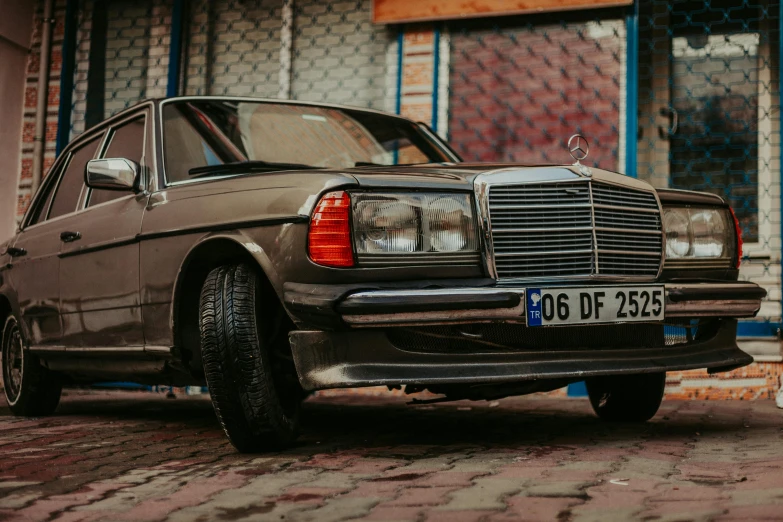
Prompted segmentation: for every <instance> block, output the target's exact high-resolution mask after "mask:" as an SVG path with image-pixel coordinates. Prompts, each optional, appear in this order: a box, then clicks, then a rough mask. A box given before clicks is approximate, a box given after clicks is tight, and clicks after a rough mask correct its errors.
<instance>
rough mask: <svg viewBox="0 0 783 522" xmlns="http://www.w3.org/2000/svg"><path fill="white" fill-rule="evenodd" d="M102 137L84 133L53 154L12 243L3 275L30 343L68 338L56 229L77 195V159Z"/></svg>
mask: <svg viewBox="0 0 783 522" xmlns="http://www.w3.org/2000/svg"><path fill="white" fill-rule="evenodd" d="M102 138H103V132H101V133H97V134H94V135H92V136H89V135H88V136H86V137H85V138H84V139H82V140H80V141H79V142H78V143H77V144H75V145H74V147H73V148H72V149H69V150H68V151H66V152H65V153H64V154H63V155H62V156H61V157H60V158H59V159H58V160H57V162H56V163H55V166H54V168H53V170H52V172H51V173H50V174H49V175H48V176H47V177H46V180H45V182H44V184H43V186H42V188H41V191H40V193H39V194H38V195H37V196H36V198H35V200H34V201H33V204H32V207H31V210H30V212H29V213H28V215H27V217H26V219H25V222H24V228H23V230H22V231H21V232H20V234H19V236H18V238H17V240H16V242H15V243H14V252H15V253H16V256H15V257H14V258H13V261H12V263H11V270H9V271H8V274H9V275H8V277H9V279H10V280H11V285H12V287H13V289H14V291H15V293H16V296H17V300H18V302H19V308H20V311H21V314H22V321H23V323H24V325H25V327H26V328H27V334H28V336H29V339H30V343H31V344H32V346H34V347H46V346H49V347H52V346H64V345H66V344H68V343H67V342H66V341H65V339H64V337H63V331H62V326H61V322H60V316H59V313H60V301H59V266H60V259H59V257H58V254H59V252H60V247H61V241H62V240H61V235H62V234H63V232H64V231H65V230H67V229H68V228H69V225H70V221H71V220H72V219H73V217H74V213H75V211H76V206H77V204H78V202H79V200H80V199H81V197H82V190H83V186H84V181H83V176H82V175H81V174H80V172H79V165H84V164H86V163H87V161H89V160H91V159H93V157H94V156H95V154H96V152H97V150H98V146H99V145H100V143H101V141H102Z"/></svg>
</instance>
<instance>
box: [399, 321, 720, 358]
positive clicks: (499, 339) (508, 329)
mask: <svg viewBox="0 0 783 522" xmlns="http://www.w3.org/2000/svg"><path fill="white" fill-rule="evenodd" d="M719 326H720V322H719V321H718V320H715V319H705V320H701V321H699V320H691V321H688V320H686V321H682V322H679V323H672V324H667V325H661V324H648V323H636V324H618V325H594V326H569V327H559V328H530V327H527V326H524V325H518V324H473V325H455V326H426V327H420V328H393V329H389V330H387V332H386V335H387V336H388V338H389V341H391V343H392V344H394V345H395V346H396V347H397V348H399V349H401V350H405V351H409V352H417V353H441V354H442V353H453V354H471V353H504V352H516V353H518V352H558V351H568V352H575V351H577V352H578V351H595V350H627V349H630V348H633V349H650V348H669V347H671V348H675V347H682V346H687V345H689V344H692V343H694V342H704V341H707V340H709V339H712V338H713V337H714V336H715V334H716V333H717V331H718V328H719Z"/></svg>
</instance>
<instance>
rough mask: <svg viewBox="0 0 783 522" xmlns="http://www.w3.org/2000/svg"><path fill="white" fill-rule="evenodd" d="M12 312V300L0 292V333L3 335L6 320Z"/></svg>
mask: <svg viewBox="0 0 783 522" xmlns="http://www.w3.org/2000/svg"><path fill="white" fill-rule="evenodd" d="M12 312H13V308H11V300H10V299H9V298H8V297H6V296H5V295H4V294H2V293H0V335H2V333H3V329H4V328H5V320H6V319H8V316H9V315H11V313H12Z"/></svg>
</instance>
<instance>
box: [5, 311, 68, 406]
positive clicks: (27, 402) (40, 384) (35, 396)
mask: <svg viewBox="0 0 783 522" xmlns="http://www.w3.org/2000/svg"><path fill="white" fill-rule="evenodd" d="M0 347H1V348H2V358H3V361H2V365H3V389H4V391H5V399H6V401H7V402H8V407H9V408H10V409H11V412H12V413H13V414H14V415H20V416H24V417H40V416H43V415H51V414H52V413H54V410H56V409H57V405H58V404H59V403H60V394H61V393H62V383H61V381H60V378H59V376H58V375H57V374H55V373H54V372H51V371H49V370H48V369H47V368H44V367H43V366H41V363H40V362H39V361H38V358H37V357H36V356H35V355H33V354H31V353H30V352H29V351H28V350H25V349H24V340H23V338H22V330H21V329H20V328H19V322H18V321H17V320H16V318H15V317H14V316H13V315H12V316H10V317H8V319H6V321H5V325H4V328H3V331H2V344H1V345H0Z"/></svg>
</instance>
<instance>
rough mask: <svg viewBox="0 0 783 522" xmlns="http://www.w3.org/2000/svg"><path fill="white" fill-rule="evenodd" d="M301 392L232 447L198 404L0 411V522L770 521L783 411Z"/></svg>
mask: <svg viewBox="0 0 783 522" xmlns="http://www.w3.org/2000/svg"><path fill="white" fill-rule="evenodd" d="M404 402H405V399H404V398H400V397H393V396H389V397H366V396H357V395H346V396H338V397H328V398H323V397H322V398H316V399H311V400H310V401H309V402H308V403H307V404H306V407H305V417H304V423H305V425H304V429H303V435H302V438H301V441H300V443H299V445H298V446H296V447H295V448H293V449H290V450H287V451H284V452H280V453H272V454H267V455H239V454H237V453H235V452H234V450H233V448H232V447H231V446H230V445H229V444H228V443H227V441H226V439H225V438H224V436H223V433H222V432H221V431H220V429H219V427H218V425H217V422H216V421H215V417H214V414H213V412H212V409H211V406H210V404H209V402H208V400H207V399H206V398H204V397H180V398H178V399H175V400H171V399H168V400H167V399H165V398H164V397H163V396H161V395H154V394H143V393H129V392H100V393H86V392H81V393H71V394H69V395H68V397H66V398H65V399H64V401H63V403H62V404H61V407H60V410H59V411H58V416H56V417H51V418H45V419H44V418H42V419H19V418H14V417H11V416H10V414H9V412H8V410H7V409H6V408H0V519H7V520H53V519H54V520H63V521H91V520H112V521H121V520H164V519H165V520H172V521H190V520H197V521H212V520H217V521H236V520H306V521H307V520H313V521H319V522H320V521H330V520H346V519H361V520H427V521H441V520H446V521H448V522H460V521H464V520H465V521H466V520H487V521H511V520H559V521H565V520H580V521H582V520H600V521H604V520H627V519H639V520H740V519H745V520H763V519H767V520H781V519H783V410H779V409H777V408H776V407H775V404H774V402H773V401H769V400H763V401H761V400H760V401H755V402H742V401H712V402H702V401H690V402H686V401H668V402H665V403H664V406H663V407H662V410H661V412H659V414H658V416H656V417H655V419H654V420H653V421H652V422H651V423H649V424H647V425H642V426H629V425H607V424H603V423H600V422H599V421H598V420H597V419H595V418H594V417H593V415H592V412H591V411H590V409H589V405H588V403H587V401H586V400H584V399H551V398H540V399H537V398H534V397H528V398H517V399H506V400H503V401H500V402H499V403H465V402H461V403H450V404H441V405H428V406H406V405H405V404H404Z"/></svg>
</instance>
